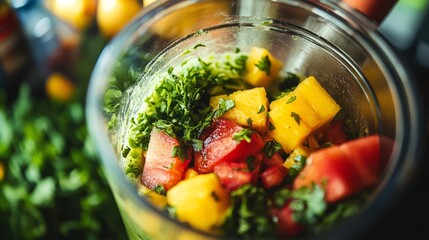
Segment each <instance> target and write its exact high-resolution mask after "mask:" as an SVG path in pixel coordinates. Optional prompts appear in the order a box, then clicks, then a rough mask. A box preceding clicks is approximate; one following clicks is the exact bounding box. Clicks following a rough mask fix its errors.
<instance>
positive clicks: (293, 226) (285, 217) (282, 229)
mask: <svg viewBox="0 0 429 240" xmlns="http://www.w3.org/2000/svg"><path fill="white" fill-rule="evenodd" d="M290 202H291V201H287V202H286V204H285V205H284V207H282V208H281V209H275V210H274V216H275V217H276V218H277V221H278V222H277V231H278V233H279V234H280V235H281V236H283V237H293V236H296V235H298V234H299V233H301V232H303V231H304V228H303V226H301V224H299V223H297V222H295V221H294V220H293V211H292V209H291V208H290Z"/></svg>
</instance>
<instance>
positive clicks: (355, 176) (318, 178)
mask: <svg viewBox="0 0 429 240" xmlns="http://www.w3.org/2000/svg"><path fill="white" fill-rule="evenodd" d="M379 143H380V138H379V136H369V137H364V138H360V139H357V140H353V141H349V142H347V143H344V144H342V145H340V146H331V147H329V148H325V149H321V150H318V151H316V152H313V153H312V154H311V155H310V156H309V158H308V159H307V165H306V166H305V167H304V169H303V170H302V171H301V172H300V174H299V175H298V176H297V178H296V179H295V181H294V183H293V188H294V189H299V188H301V187H303V186H311V184H312V183H313V182H315V183H317V184H319V185H321V186H322V187H324V188H325V190H326V196H325V199H326V201H327V202H329V203H332V202H337V201H339V200H341V199H344V198H345V197H348V196H350V195H353V194H356V193H358V192H359V191H361V190H363V189H364V188H367V187H370V186H373V185H374V184H375V183H376V182H377V179H378V178H379V176H380V174H381V167H380V166H381V164H380V163H381V160H380V154H379V153H380V144H379Z"/></svg>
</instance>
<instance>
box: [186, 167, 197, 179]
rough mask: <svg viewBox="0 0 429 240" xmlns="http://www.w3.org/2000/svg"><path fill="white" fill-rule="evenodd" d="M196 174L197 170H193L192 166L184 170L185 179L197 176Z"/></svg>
mask: <svg viewBox="0 0 429 240" xmlns="http://www.w3.org/2000/svg"><path fill="white" fill-rule="evenodd" d="M197 175H198V172H197V171H195V170H194V169H193V168H188V169H187V170H186V171H185V179H186V178H191V177H195V176H197Z"/></svg>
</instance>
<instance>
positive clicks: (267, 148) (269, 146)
mask: <svg viewBox="0 0 429 240" xmlns="http://www.w3.org/2000/svg"><path fill="white" fill-rule="evenodd" d="M280 149H282V145H281V144H280V143H278V142H277V141H276V140H274V139H273V140H271V141H267V142H266V143H265V145H264V148H263V149H262V152H263V153H264V154H265V156H267V157H268V158H271V157H272V156H273V155H274V154H276V153H277V152H278V151H280Z"/></svg>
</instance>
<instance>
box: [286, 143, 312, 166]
mask: <svg viewBox="0 0 429 240" xmlns="http://www.w3.org/2000/svg"><path fill="white" fill-rule="evenodd" d="M308 155H310V150H308V148H306V147H304V146H298V147H297V148H295V149H294V150H293V152H292V153H291V154H290V155H289V157H288V158H286V161H285V162H284V163H283V166H284V167H285V168H287V169H289V168H291V167H292V166H293V165H295V164H296V163H297V162H296V160H295V158H296V157H298V156H304V157H308Z"/></svg>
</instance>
